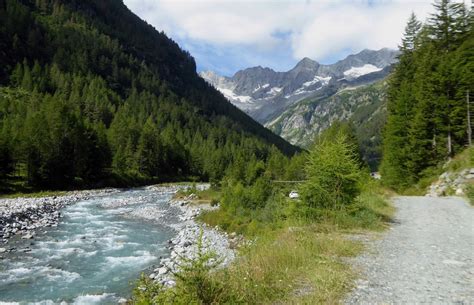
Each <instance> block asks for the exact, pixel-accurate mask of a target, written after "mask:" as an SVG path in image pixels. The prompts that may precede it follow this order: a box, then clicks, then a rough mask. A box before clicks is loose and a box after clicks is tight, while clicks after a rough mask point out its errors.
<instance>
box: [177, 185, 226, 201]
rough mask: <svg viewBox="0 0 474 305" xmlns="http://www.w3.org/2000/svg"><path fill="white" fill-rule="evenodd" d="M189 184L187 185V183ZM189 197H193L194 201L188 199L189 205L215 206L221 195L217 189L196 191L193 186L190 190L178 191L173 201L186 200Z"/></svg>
mask: <svg viewBox="0 0 474 305" xmlns="http://www.w3.org/2000/svg"><path fill="white" fill-rule="evenodd" d="M188 184H189V183H188ZM190 195H194V196H195V198H194V199H188V200H189V201H190V203H191V204H204V203H209V204H217V203H218V202H219V201H220V198H221V193H220V191H219V190H218V189H215V188H209V189H206V190H198V189H196V186H195V185H193V186H192V187H191V188H188V189H183V190H179V191H178V192H177V193H176V194H175V195H174V197H173V198H174V199H186V198H188V197H189V196H190Z"/></svg>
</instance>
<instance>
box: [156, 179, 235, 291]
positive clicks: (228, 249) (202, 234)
mask: <svg viewBox="0 0 474 305" xmlns="http://www.w3.org/2000/svg"><path fill="white" fill-rule="evenodd" d="M196 188H197V189H198V190H200V191H202V190H205V189H208V188H209V185H208V184H199V185H197V186H196ZM170 205H171V206H172V207H176V208H178V209H179V211H180V212H179V214H178V218H179V220H180V221H179V222H178V223H176V224H175V225H173V226H172V227H173V228H174V229H175V230H176V231H177V232H178V233H177V235H176V236H175V237H173V238H172V239H170V240H168V247H167V248H168V249H169V251H170V256H169V257H166V258H162V259H161V261H160V264H159V266H158V268H154V269H153V272H152V273H151V274H150V275H149V277H150V278H151V279H153V280H154V281H155V282H159V283H161V284H163V285H165V286H168V287H169V286H173V285H174V284H175V280H174V277H173V274H174V273H176V272H178V271H179V265H180V264H181V263H182V262H183V260H189V259H194V258H196V256H197V253H198V241H199V239H200V238H201V239H202V250H203V251H204V252H208V251H212V252H215V253H216V254H217V257H218V258H219V259H220V261H221V263H220V266H221V267H225V266H227V265H228V264H229V263H231V262H232V261H233V260H234V259H235V255H236V253H235V246H236V245H237V244H238V243H239V242H240V237H239V236H237V235H236V234H227V232H224V231H222V230H220V229H218V228H217V227H215V228H213V227H209V226H207V225H206V224H204V223H200V222H198V221H197V219H196V218H197V217H198V216H199V215H200V214H201V213H202V212H204V211H212V210H215V209H218V208H219V206H218V205H215V206H211V205H210V204H208V203H200V204H195V203H194V194H191V195H189V196H188V197H185V198H184V199H172V200H171V201H170Z"/></svg>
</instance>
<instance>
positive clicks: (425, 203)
mask: <svg viewBox="0 0 474 305" xmlns="http://www.w3.org/2000/svg"><path fill="white" fill-rule="evenodd" d="M394 205H395V207H396V208H397V213H396V216H395V220H394V223H393V224H392V226H391V228H390V230H389V231H388V232H386V233H384V234H383V235H382V237H381V238H377V239H375V240H373V241H370V242H369V251H367V252H366V254H364V255H362V256H359V257H357V258H356V259H355V261H354V265H355V266H356V268H358V269H360V271H361V273H362V275H361V279H360V280H358V281H357V282H356V288H355V289H354V291H352V293H351V294H350V295H349V297H348V299H347V300H346V302H345V303H346V304H474V208H473V207H471V206H469V204H468V203H467V202H466V201H465V200H463V199H461V198H454V197H451V198H433V197H397V198H396V199H395V200H394Z"/></svg>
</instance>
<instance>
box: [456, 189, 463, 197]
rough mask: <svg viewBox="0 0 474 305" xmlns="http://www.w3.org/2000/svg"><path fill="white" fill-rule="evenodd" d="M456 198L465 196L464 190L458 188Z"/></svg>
mask: <svg viewBox="0 0 474 305" xmlns="http://www.w3.org/2000/svg"><path fill="white" fill-rule="evenodd" d="M455 194H456V196H463V195H464V191H463V189H462V188H458V189H456V193H455Z"/></svg>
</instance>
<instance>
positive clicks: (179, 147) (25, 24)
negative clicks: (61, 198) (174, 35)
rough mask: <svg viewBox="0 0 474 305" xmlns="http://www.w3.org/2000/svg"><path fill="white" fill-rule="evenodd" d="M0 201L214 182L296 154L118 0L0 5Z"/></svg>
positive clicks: (44, 0) (12, 0)
mask: <svg viewBox="0 0 474 305" xmlns="http://www.w3.org/2000/svg"><path fill="white" fill-rule="evenodd" d="M0 20H2V23H1V25H0V49H1V51H0V181H1V183H0V185H1V189H0V192H12V191H28V190H31V189H40V190H41V189H66V188H77V187H91V186H103V185H133V184H137V183H145V182H152V181H153V182H155V181H177V180H181V179H188V180H189V179H195V180H206V181H212V182H218V181H220V180H221V178H222V177H223V176H224V175H225V173H226V171H227V169H228V167H229V165H232V164H234V163H239V164H245V163H252V162H257V161H256V160H262V161H263V162H265V161H266V160H269V159H271V158H272V156H275V158H285V157H284V156H283V155H284V154H285V155H291V154H293V153H294V152H296V151H297V149H296V148H295V147H292V146H291V145H289V144H288V143H286V142H285V141H283V140H282V139H281V138H279V137H277V136H275V135H274V134H272V133H271V132H270V131H268V130H266V129H265V128H263V127H262V126H260V125H259V124H257V123H256V122H255V121H253V120H252V119H251V118H250V117H248V116H247V115H245V114H244V113H243V112H241V111H239V110H238V109H237V108H235V107H234V106H232V105H231V104H230V103H228V102H227V101H226V100H225V98H224V97H223V96H222V95H221V94H220V93H218V92H217V91H216V90H215V89H214V88H212V87H211V86H209V85H208V84H207V83H206V82H205V81H204V80H202V79H201V78H200V77H199V76H198V75H197V74H196V66H195V62H194V59H193V58H192V57H191V56H190V55H189V54H188V53H187V52H185V51H182V50H181V49H180V48H179V47H178V45H177V44H176V43H175V42H173V41H172V40H170V39H169V38H168V37H166V35H165V34H164V33H159V32H157V31H156V30H155V29H154V28H152V27H151V26H150V25H148V24H146V23H145V22H143V21H142V20H140V19H139V18H138V17H136V16H135V15H134V14H133V13H131V12H130V11H129V10H128V9H127V8H126V6H125V5H124V4H123V3H122V2H121V1H112V0H107V1H99V2H98V1H90V0H88V1H56V0H54V1H53V0H37V1H27V0H24V1H17V0H6V1H4V0H3V1H0Z"/></svg>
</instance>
